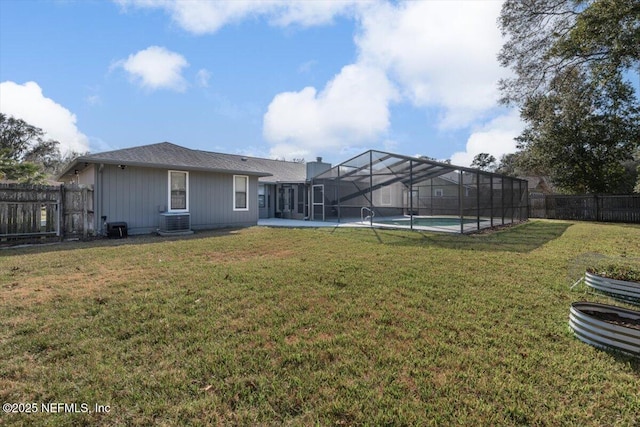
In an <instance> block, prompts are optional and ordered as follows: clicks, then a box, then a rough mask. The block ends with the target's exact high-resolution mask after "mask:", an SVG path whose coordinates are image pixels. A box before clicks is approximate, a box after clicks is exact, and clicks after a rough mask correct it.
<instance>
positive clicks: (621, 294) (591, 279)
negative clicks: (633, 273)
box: [585, 271, 640, 304]
mask: <svg viewBox="0 0 640 427" xmlns="http://www.w3.org/2000/svg"><path fill="white" fill-rule="evenodd" d="M585 283H586V284H587V286H589V287H591V288H593V289H596V290H598V291H601V292H604V293H606V294H608V295H611V296H614V297H616V298H622V299H624V300H627V301H629V302H630V303H634V304H640V283H638V282H629V281H626V280H616V279H610V278H608V277H602V276H598V275H597V274H593V273H589V272H588V271H587V272H586V273H585Z"/></svg>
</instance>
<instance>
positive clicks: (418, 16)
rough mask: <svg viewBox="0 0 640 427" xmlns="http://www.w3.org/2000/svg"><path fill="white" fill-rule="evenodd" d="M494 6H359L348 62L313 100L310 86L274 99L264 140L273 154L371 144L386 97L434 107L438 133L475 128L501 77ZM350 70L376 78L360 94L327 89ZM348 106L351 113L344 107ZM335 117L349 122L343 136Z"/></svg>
mask: <svg viewBox="0 0 640 427" xmlns="http://www.w3.org/2000/svg"><path fill="white" fill-rule="evenodd" d="M500 7H501V3H500V2H479V1H456V2H451V1H423V2H401V3H391V2H378V3H371V4H366V5H360V7H359V8H358V13H359V17H360V19H359V25H360V27H359V30H358V32H357V34H356V36H355V43H356V46H357V48H358V59H357V61H356V63H355V64H353V65H350V66H346V67H344V68H343V72H341V73H340V75H338V76H337V77H335V78H334V80H333V81H332V82H330V83H328V85H327V88H325V90H324V91H323V92H322V93H320V94H319V95H317V94H316V93H315V89H314V88H306V89H304V90H302V91H300V92H294V93H292V92H287V93H282V94H280V95H277V96H276V97H275V98H274V100H273V101H272V103H271V105H270V106H269V111H268V112H267V114H266V115H265V120H264V125H265V127H264V135H265V137H266V139H267V140H268V141H270V142H271V143H272V144H273V143H275V144H277V145H276V146H275V147H274V150H275V151H281V150H283V149H285V146H284V145H282V143H283V142H287V144H288V145H289V146H288V149H292V148H295V149H297V150H300V149H302V148H304V149H305V150H307V151H313V149H314V148H315V149H318V148H321V147H322V144H324V146H327V144H328V147H332V148H335V147H338V146H348V145H352V144H353V143H354V142H358V141H362V140H368V142H369V143H371V142H379V141H376V139H378V138H380V137H381V136H384V133H385V132H386V131H387V130H388V128H389V114H388V105H389V103H390V101H391V100H395V101H400V102H402V101H404V102H408V103H411V104H413V105H414V106H416V107H418V108H434V107H435V108H438V109H439V111H440V116H439V123H438V126H439V127H440V128H441V129H456V128H467V127H470V126H478V125H479V124H480V123H482V122H483V120H486V118H487V117H489V116H490V114H491V112H492V110H493V109H494V108H495V106H496V101H497V97H498V92H497V81H498V79H499V78H500V76H501V75H503V71H502V70H501V69H500V67H499V64H498V62H497V60H496V54H497V52H498V51H499V49H500V46H501V44H502V40H501V36H500V32H499V30H498V29H497V26H496V24H495V21H496V18H497V16H498V14H499V12H500ZM350 67H354V69H362V70H369V71H368V72H369V73H370V74H371V75H376V76H379V77H378V78H377V79H362V80H361V81H359V82H358V83H357V84H358V93H361V94H366V96H356V97H353V95H352V94H351V93H349V91H348V90H346V89H344V88H343V90H340V91H337V90H336V89H335V88H333V86H334V85H335V84H336V82H341V81H343V80H344V85H345V86H346V85H347V84H354V81H353V80H349V79H346V78H344V77H343V76H342V74H343V73H345V70H348V69H350ZM381 81H384V84H383V85H382V87H383V88H385V87H395V88H397V91H385V90H382V91H379V87H380V82H381ZM329 93H334V96H328V94H329ZM398 95H400V96H398ZM353 104H358V108H351V109H348V108H349V107H350V106H351V107H352V106H353ZM371 110H373V113H372V111H371ZM352 111H359V112H362V117H360V116H355V117H354V113H353V112H352ZM380 111H383V112H384V114H381V113H380ZM375 112H377V114H376V113H375ZM274 116H277V117H278V120H274ZM341 120H346V121H348V122H349V129H350V132H345V131H344V126H342V125H341ZM479 137H480V134H477V135H474V136H473V139H474V140H476V139H477V138H479ZM338 138H342V141H340V142H338V141H337V139H338ZM314 141H315V142H314ZM482 145H486V144H482Z"/></svg>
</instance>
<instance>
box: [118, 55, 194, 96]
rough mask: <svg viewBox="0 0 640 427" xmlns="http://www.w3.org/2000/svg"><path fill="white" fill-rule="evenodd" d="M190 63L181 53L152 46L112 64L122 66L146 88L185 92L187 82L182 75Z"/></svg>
mask: <svg viewBox="0 0 640 427" xmlns="http://www.w3.org/2000/svg"><path fill="white" fill-rule="evenodd" d="M188 66H189V63H188V62H187V60H186V59H185V58H184V57H183V56H182V55H180V54H179V53H175V52H171V51H169V50H167V49H165V48H164V47H161V46H150V47H148V48H146V49H144V50H141V51H139V52H137V53H135V54H132V55H129V57H128V58H127V59H126V60H120V61H118V62H116V63H115V64H114V65H112V68H114V67H122V68H123V69H124V70H125V71H127V72H128V73H129V75H130V76H131V77H132V79H134V80H136V81H138V82H139V83H140V85H141V86H142V87H144V88H146V89H150V90H156V89H171V90H175V91H178V92H183V91H184V90H185V89H186V87H187V82H186V80H185V79H184V77H182V69H183V68H185V67H188Z"/></svg>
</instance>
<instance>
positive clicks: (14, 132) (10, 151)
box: [0, 113, 61, 183]
mask: <svg viewBox="0 0 640 427" xmlns="http://www.w3.org/2000/svg"><path fill="white" fill-rule="evenodd" d="M58 145H59V143H58V141H54V140H51V139H48V140H45V139H44V131H43V130H42V129H40V128H38V127H35V126H33V125H30V124H28V123H27V122H25V121H24V120H22V119H16V118H14V117H11V116H7V115H5V114H3V113H0V179H12V180H18V181H20V182H28V183H38V182H42V181H44V180H45V178H46V171H47V170H52V169H53V168H55V167H56V166H57V165H59V163H60V161H61V156H60V151H59V150H58Z"/></svg>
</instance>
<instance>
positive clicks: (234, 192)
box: [232, 175, 249, 211]
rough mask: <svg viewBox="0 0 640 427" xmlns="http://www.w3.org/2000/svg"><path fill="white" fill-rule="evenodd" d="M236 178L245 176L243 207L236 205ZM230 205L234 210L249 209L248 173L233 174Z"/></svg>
mask: <svg viewBox="0 0 640 427" xmlns="http://www.w3.org/2000/svg"><path fill="white" fill-rule="evenodd" d="M236 178H245V179H246V181H245V182H246V183H247V184H246V186H245V193H244V194H245V200H246V203H245V204H246V206H247V207H245V208H239V207H237V206H236ZM232 206H233V210H234V211H248V210H249V176H248V175H233V201H232Z"/></svg>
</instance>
